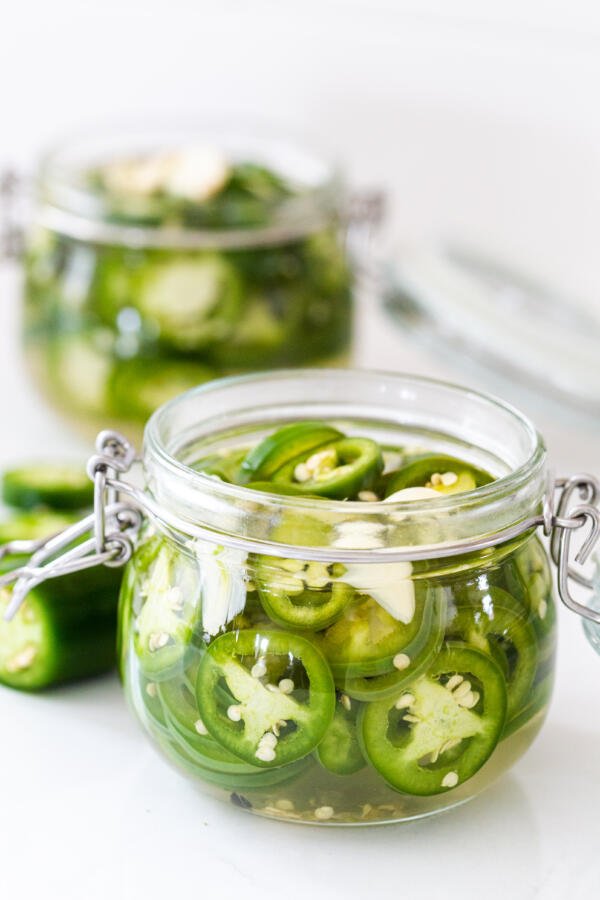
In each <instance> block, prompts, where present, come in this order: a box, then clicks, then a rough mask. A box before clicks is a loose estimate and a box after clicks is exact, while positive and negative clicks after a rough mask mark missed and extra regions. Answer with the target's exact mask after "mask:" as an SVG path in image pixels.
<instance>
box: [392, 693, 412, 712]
mask: <svg viewBox="0 0 600 900" xmlns="http://www.w3.org/2000/svg"><path fill="white" fill-rule="evenodd" d="M414 702H415V698H414V696H413V695H412V694H402V696H401V697H399V698H398V699H397V700H396V702H395V704H394V706H395V707H396V709H407V708H408V707H409V706H412V705H413V703H414Z"/></svg>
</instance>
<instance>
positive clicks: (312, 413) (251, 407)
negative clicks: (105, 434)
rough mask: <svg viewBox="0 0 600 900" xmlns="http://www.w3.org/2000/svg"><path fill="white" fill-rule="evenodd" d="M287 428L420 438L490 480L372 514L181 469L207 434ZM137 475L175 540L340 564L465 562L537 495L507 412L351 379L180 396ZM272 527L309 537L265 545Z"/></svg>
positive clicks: (405, 379) (477, 400) (227, 386)
mask: <svg viewBox="0 0 600 900" xmlns="http://www.w3.org/2000/svg"><path fill="white" fill-rule="evenodd" d="M299 419H313V420H314V419H327V420H334V421H336V422H340V423H344V422H347V423H352V425H351V427H354V428H356V429H359V428H360V423H364V427H365V428H368V427H370V426H372V425H373V423H377V425H378V427H380V428H393V429H395V430H399V431H400V432H406V433H412V434H414V433H418V434H420V435H421V436H422V439H423V443H424V444H425V445H427V440H428V438H429V440H431V442H435V444H436V446H439V447H446V448H447V446H448V443H450V444H451V445H452V446H453V447H456V446H457V445H458V446H459V447H460V448H461V454H460V455H463V456H465V458H468V459H470V461H473V462H474V463H480V464H481V463H482V461H484V460H485V461H486V463H487V465H488V467H490V468H491V469H492V474H494V475H495V476H496V478H495V480H494V481H493V482H492V483H490V484H488V485H485V486H483V487H481V488H478V489H476V490H474V491H469V492H465V493H461V494H454V495H444V496H441V497H440V498H439V499H427V500H426V501H421V502H403V503H387V502H386V503H385V504H383V503H364V502H360V503H359V502H348V501H343V502H342V501H332V500H314V499H311V498H304V497H289V496H286V497H281V496H278V495H273V494H266V493H265V494H263V493H262V492H261V493H258V492H256V491H250V490H248V489H247V488H244V487H240V486H237V485H232V484H226V483H224V482H222V481H219V480H218V479H215V478H213V477H210V476H207V475H203V474H201V473H199V472H198V471H196V470H195V469H194V468H193V464H194V462H195V461H196V458H197V456H196V454H197V453H198V447H200V446H202V444H203V442H205V441H206V440H208V439H211V438H213V437H214V436H215V435H218V434H219V433H225V432H227V433H228V434H230V433H232V432H233V431H235V429H242V430H243V429H248V428H250V427H251V426H254V425H256V424H258V423H260V424H261V425H263V426H264V427H265V428H267V429H268V428H276V427H277V426H279V425H280V424H282V423H283V422H286V421H287V422H289V421H292V420H299ZM342 427H343V426H342ZM144 466H145V471H146V478H147V488H148V491H149V494H150V495H151V498H152V500H153V504H154V510H155V514H156V516H157V518H158V519H160V520H161V521H162V522H164V523H165V524H166V525H167V526H169V527H170V528H172V529H176V530H177V531H178V532H180V533H181V534H184V535H187V536H189V537H192V538H193V537H201V538H203V539H208V540H211V541H214V542H215V543H218V544H223V545H226V546H232V547H237V548H239V549H245V550H246V551H253V552H260V553H267V554H271V555H275V556H297V557H299V558H302V557H309V558H315V559H328V560H334V559H335V560H338V561H340V562H344V561H357V560H364V561H366V562H378V561H391V560H399V559H403V560H405V559H414V560H417V559H428V558H432V557H441V556H445V555H449V554H452V553H464V552H469V550H471V549H476V547H478V546H486V545H487V542H489V540H490V539H492V542H493V539H494V536H495V535H498V534H499V533H503V532H507V533H508V532H510V531H511V529H512V530H513V531H514V532H515V534H517V533H519V530H521V531H522V530H523V523H526V522H527V521H528V520H530V519H532V518H533V517H535V516H537V515H539V513H540V512H541V509H542V505H543V501H544V497H545V495H546V493H547V490H548V473H547V466H546V451H545V447H544V444H543V442H542V440H541V438H540V436H539V435H538V433H537V432H536V430H535V429H534V427H533V426H532V425H531V423H530V422H529V421H528V420H527V419H526V418H525V417H524V416H522V415H521V414H520V413H518V412H517V411H516V410H514V409H513V408H512V407H510V406H507V405H506V404H503V403H501V402H500V401H498V400H495V399H493V398H491V397H487V396H485V395H482V394H478V393H474V392H471V391H467V390H465V389H463V388H460V387H456V386H454V385H448V384H444V383H442V382H437V381H431V380H428V379H423V378H414V377H411V376H405V375H387V374H382V373H378V372H360V371H352V370H347V371H343V370H338V371H336V370H334V371H315V370H309V371H304V370H302V371H293V370H292V371H284V372H280V373H270V374H266V375H253V376H245V377H241V378H232V379H224V380H222V381H217V382H212V383H210V384H209V385H206V386H203V387H200V388H198V389H196V390H194V391H191V392H189V393H188V394H184V395H182V396H181V397H180V398H178V399H177V400H175V401H173V402H171V403H169V404H167V405H166V406H165V407H163V408H162V409H160V410H159V411H158V412H157V413H155V415H154V416H153V417H152V419H151V420H150V422H149V424H148V427H147V430H146V436H145V447H144ZM282 517H292V518H293V517H296V518H297V519H298V520H300V519H301V520H302V521H303V522H307V521H309V522H310V523H311V524H314V526H315V527H312V528H303V529H302V533H303V539H304V543H303V544H302V545H299V544H294V545H292V544H289V543H284V542H282V541H274V540H273V539H272V532H273V526H274V525H276V524H277V522H279V521H280V520H281V519H282ZM307 534H308V535H310V537H308V538H307ZM507 539H508V538H507Z"/></svg>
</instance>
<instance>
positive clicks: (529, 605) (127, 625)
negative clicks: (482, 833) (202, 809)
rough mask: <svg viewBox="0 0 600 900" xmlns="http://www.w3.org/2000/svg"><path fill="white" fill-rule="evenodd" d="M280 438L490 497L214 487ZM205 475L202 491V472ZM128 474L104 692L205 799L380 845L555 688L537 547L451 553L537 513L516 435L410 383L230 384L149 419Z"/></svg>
mask: <svg viewBox="0 0 600 900" xmlns="http://www.w3.org/2000/svg"><path fill="white" fill-rule="evenodd" d="M299 420H311V421H316V420H318V421H319V422H323V423H327V424H328V426H332V427H335V428H337V429H339V430H340V431H341V432H343V433H344V434H345V435H348V436H350V437H352V436H361V437H367V438H370V439H372V440H374V441H376V442H377V443H378V445H379V446H380V447H382V448H383V449H384V459H386V463H385V464H386V466H390V465H391V466H394V465H397V462H398V455H399V454H400V455H401V454H402V453H403V452H418V451H419V450H422V449H423V448H425V449H426V450H427V451H428V452H429V451H432V452H434V453H439V454H450V455H452V456H453V457H456V458H459V459H461V460H464V461H466V462H467V463H469V464H470V465H471V466H472V467H473V468H476V469H478V470H483V471H485V472H488V473H490V475H491V476H492V477H493V479H494V480H492V481H490V482H489V483H487V484H484V485H483V486H480V487H476V488H475V489H472V490H467V491H466V492H462V493H454V494H452V493H448V494H440V495H439V496H438V497H433V498H432V497H427V499H420V500H419V499H417V500H411V501H408V500H400V501H394V500H392V501H391V502H388V501H386V502H381V501H377V502H374V501H372V500H371V499H369V498H368V497H367V500H366V502H357V501H343V500H333V499H328V498H323V497H305V496H293V495H276V494H273V493H270V492H269V491H268V490H266V491H265V490H264V489H263V490H261V491H259V490H254V489H250V488H247V487H244V486H240V485H238V484H234V483H227V482H226V481H224V480H222V478H223V477H225V476H224V472H225V471H226V466H227V465H228V464H229V462H230V461H231V460H235V459H237V460H238V461H239V459H240V457H241V456H242V455H243V453H244V452H245V451H246V450H247V449H248V448H249V447H252V446H256V445H257V444H258V442H260V441H261V440H262V439H263V438H264V437H265V435H268V434H270V433H272V432H274V431H275V430H276V429H277V428H279V427H281V426H282V425H284V424H286V423H290V422H292V421H299ZM386 448H387V449H386ZM390 448H394V449H393V450H392V449H390ZM399 448H400V449H399ZM394 454H395V458H394ZM215 459H220V460H221V462H222V465H224V466H225V469H223V468H222V469H221V478H219V477H215V474H216V473H215V471H214V468H213V472H212V474H207V473H206V472H202V471H199V469H201V468H202V467H204V468H206V461H207V460H212V461H213V463H214V460H215ZM144 466H145V471H146V479H147V491H148V494H149V496H150V497H151V498H152V499H151V507H152V510H153V511H154V512H153V513H152V514H151V515H150V516H149V519H148V521H147V525H146V530H145V532H144V534H143V536H142V540H141V542H140V543H139V545H138V549H137V551H136V553H135V555H134V557H133V559H132V560H131V562H130V563H129V564H128V568H127V571H126V575H125V578H124V583H123V589H122V595H121V607H120V632H121V639H120V658H121V666H122V675H123V679H124V684H125V689H126V693H127V695H128V698H129V700H130V702H131V704H132V705H133V708H134V710H135V712H136V714H137V716H138V717H139V719H140V720H141V721H142V723H143V725H144V727H145V729H146V731H147V732H148V733H149V735H150V736H151V738H152V740H153V741H154V743H155V744H156V745H157V746H158V747H159V748H160V750H161V751H162V753H163V754H164V755H165V756H166V757H167V759H169V760H170V761H171V762H172V763H174V764H175V765H176V766H177V767H178V768H179V769H181V770H183V771H184V772H185V773H186V774H187V775H189V776H190V777H191V778H192V779H193V780H194V781H196V782H197V783H198V784H200V785H203V786H204V788H205V789H206V790H207V791H210V792H213V793H214V794H216V795H218V796H219V797H221V798H223V799H225V800H228V801H231V802H233V803H235V804H236V805H238V806H240V807H243V808H246V809H248V810H251V811H253V812H256V813H259V814H262V815H266V816H271V817H276V818H280V819H285V820H289V821H295V822H308V823H320V822H321V823H329V824H369V823H381V822H396V821H402V820H408V819H413V818H418V817H420V816H425V815H429V814H432V813H435V812H438V811H440V810H443V809H447V808H449V807H452V806H454V805H456V804H459V803H462V802H464V801H466V800H468V799H469V798H471V797H473V796H474V795H476V794H477V793H479V792H480V791H481V790H482V789H484V788H485V787H487V786H488V785H489V784H491V783H492V782H493V781H494V780H495V779H496V778H498V776H500V775H501V774H502V773H503V772H505V771H506V770H507V769H508V768H510V766H512V764H513V763H514V762H515V761H516V760H517V759H518V758H519V757H520V756H521V755H522V754H523V753H524V752H525V750H526V749H527V748H528V747H529V745H530V744H531V742H532V740H533V739H534V737H535V736H536V734H537V733H538V731H539V729H540V727H541V725H542V723H543V720H544V716H545V713H546V709H547V705H548V702H549V700H550V696H551V692H552V683H553V674H554V650H555V622H556V613H555V607H554V601H553V597H552V586H551V578H550V571H549V564H548V560H547V557H546V553H545V550H544V549H543V547H542V544H541V543H540V541H539V539H538V538H537V536H536V535H535V533H534V532H533V531H529V532H526V533H524V534H521V535H520V536H518V537H516V538H513V539H512V540H510V541H505V542H503V543H498V544H496V545H494V546H490V547H485V548H483V549H478V550H469V544H473V542H476V541H482V539H483V541H485V539H487V538H490V537H491V538H493V536H494V534H497V533H499V532H501V531H502V530H504V529H506V528H508V527H510V526H513V525H515V523H519V522H522V521H523V520H525V519H527V518H529V517H530V516H535V515H537V514H539V512H540V509H541V504H542V498H543V495H544V491H545V488H546V485H547V469H546V453H545V448H544V446H543V443H542V441H541V439H540V437H539V435H538V434H537V432H536V431H535V429H534V428H533V427H532V425H531V424H530V423H529V422H528V420H526V419H525V418H524V417H522V416H521V415H520V414H519V413H518V412H516V411H515V410H513V409H512V408H510V407H508V406H505V405H503V404H502V403H500V402H498V401H496V400H493V399H491V398H488V397H485V396H482V395H479V394H476V393H472V392H469V391H466V390H463V389H461V388H457V387H453V386H450V385H446V384H443V383H439V382H432V381H428V380H425V379H417V378H410V377H405V376H392V375H381V374H378V373H368V372H342V371H339V372H338V371H335V370H334V371H332V372H329V373H325V372H312V371H310V370H306V371H304V372H293V373H291V372H284V373H272V374H268V375H264V376H251V377H244V378H237V379H229V380H226V381H223V382H221V383H214V384H211V385H209V386H206V387H202V388H200V389H197V390H195V391H193V392H190V393H188V394H187V395H185V396H183V397H180V398H178V399H177V400H175V401H173V402H171V403H169V404H168V405H167V406H166V407H164V408H163V409H161V410H159V411H158V412H157V413H156V414H155V415H154V417H153V418H152V419H151V421H150V423H149V425H148V427H147V430H146V438H145V446H144ZM461 542H463V543H464V546H465V550H464V552H460V553H458V554H457V553H456V552H453V553H452V554H451V553H450V552H449V550H448V548H450V546H451V545H452V546H456V544H457V543H459V544H460V543H461Z"/></svg>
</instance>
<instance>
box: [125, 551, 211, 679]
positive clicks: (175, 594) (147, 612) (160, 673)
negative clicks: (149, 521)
mask: <svg viewBox="0 0 600 900" xmlns="http://www.w3.org/2000/svg"><path fill="white" fill-rule="evenodd" d="M150 547H151V548H152V552H151V550H150V549H148V550H147V551H146V553H147V558H148V562H149V564H148V568H147V569H146V570H145V572H144V574H143V575H142V578H141V587H140V591H139V600H140V601H141V608H140V609H139V610H137V609H135V608H134V610H133V611H134V614H135V615H136V620H135V623H134V645H135V650H136V654H137V658H138V661H139V664H140V668H141V669H142V671H143V672H144V674H145V675H147V676H148V677H149V678H153V679H155V680H156V681H158V680H162V679H164V678H169V677H170V676H171V675H172V674H173V672H174V671H176V670H177V669H178V668H180V667H181V665H182V663H183V659H184V656H185V653H186V649H187V646H188V644H189V643H190V641H191V637H192V633H193V629H194V625H195V623H196V620H197V618H198V611H199V595H200V590H199V581H198V573H197V571H196V569H195V567H194V566H193V564H192V562H191V560H188V559H187V558H186V557H184V556H183V554H182V553H180V552H178V551H177V550H176V549H174V548H171V547H170V546H168V545H167V544H166V543H165V542H161V544H160V547H159V549H158V551H157V552H156V553H155V545H154V544H151V545H150ZM154 553H155V555H154Z"/></svg>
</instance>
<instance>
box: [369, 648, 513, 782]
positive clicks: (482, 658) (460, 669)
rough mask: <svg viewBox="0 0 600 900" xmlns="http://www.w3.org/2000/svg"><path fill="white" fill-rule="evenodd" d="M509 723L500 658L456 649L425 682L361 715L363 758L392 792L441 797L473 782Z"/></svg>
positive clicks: (449, 650) (431, 670)
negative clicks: (438, 795)
mask: <svg viewBox="0 0 600 900" xmlns="http://www.w3.org/2000/svg"><path fill="white" fill-rule="evenodd" d="M505 718H506V690H505V687H504V677H503V675H502V672H501V670H500V668H499V667H498V666H497V664H496V663H495V662H494V660H493V659H491V658H490V657H488V656H486V655H485V654H484V653H480V652H479V651H478V650H473V649H471V648H469V647H465V646H464V645H462V644H458V643H449V644H447V645H446V647H445V648H444V649H443V650H442V652H441V653H440V654H439V656H438V657H437V659H436V660H435V662H434V663H433V664H432V665H431V666H430V668H429V670H428V672H427V674H426V675H422V676H420V677H419V678H417V679H416V680H415V681H414V682H412V683H411V684H410V685H408V686H407V687H406V689H405V690H404V691H402V692H400V693H398V694H397V695H396V696H394V697H390V698H389V699H386V700H378V701H376V702H375V703H369V704H367V705H366V706H365V707H364V709H363V712H362V714H361V726H362V727H361V735H362V745H363V751H364V753H365V755H366V756H367V758H368V759H369V760H370V762H371V764H372V765H373V766H374V767H375V768H376V769H377V771H378V772H379V773H380V774H381V775H382V776H383V777H384V778H385V780H386V781H387V782H388V784H390V785H391V786H392V787H393V788H395V789H396V790H398V791H402V792H403V793H406V794H416V795H421V796H426V795H431V794H439V793H443V792H444V791H447V790H450V789H452V788H454V787H457V786H458V785H459V784H463V782H465V781H467V780H468V779H469V778H471V777H472V776H473V775H474V774H475V772H477V771H478V770H479V769H480V768H481V766H482V765H483V764H484V763H485V762H486V760H487V759H488V758H489V756H490V755H491V753H492V751H493V749H494V747H495V746H496V744H497V742H498V740H499V738H500V734H501V731H502V728H503V726H504V721H505Z"/></svg>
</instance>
